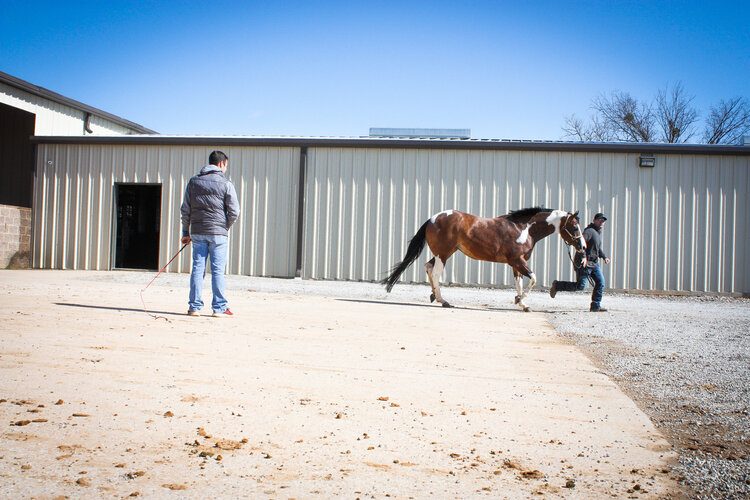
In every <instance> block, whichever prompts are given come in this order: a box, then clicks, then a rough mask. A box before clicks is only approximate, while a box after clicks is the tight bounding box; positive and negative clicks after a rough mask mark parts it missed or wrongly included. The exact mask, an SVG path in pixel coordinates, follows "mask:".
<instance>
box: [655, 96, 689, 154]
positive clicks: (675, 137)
mask: <svg viewBox="0 0 750 500" xmlns="http://www.w3.org/2000/svg"><path fill="white" fill-rule="evenodd" d="M693 99H694V97H688V96H686V95H685V89H684V88H683V87H682V83H681V82H678V83H677V84H676V85H675V86H674V87H673V88H672V90H671V91H670V90H669V86H667V88H665V89H664V90H659V92H658V93H657V95H656V121H657V123H658V124H659V126H660V127H661V130H662V134H663V136H662V141H663V142H669V143H679V142H687V141H688V140H690V138H691V137H692V136H693V135H695V129H694V124H695V122H696V121H697V120H698V112H697V111H696V110H695V108H693V107H692V106H691V103H692V102H693Z"/></svg>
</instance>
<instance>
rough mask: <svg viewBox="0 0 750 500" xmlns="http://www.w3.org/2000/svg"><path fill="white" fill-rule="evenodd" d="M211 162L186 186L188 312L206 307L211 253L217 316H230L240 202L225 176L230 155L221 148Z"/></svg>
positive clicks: (183, 210)
mask: <svg viewBox="0 0 750 500" xmlns="http://www.w3.org/2000/svg"><path fill="white" fill-rule="evenodd" d="M208 163H209V164H208V165H206V166H205V167H203V168H202V169H201V171H200V173H199V174H198V175H196V176H194V177H192V178H191V179H190V181H189V182H188V185H187V187H186V188H185V196H184V197H183V199H182V207H181V208H180V213H181V215H182V240H181V241H182V243H185V244H187V243H192V244H193V269H192V272H191V274H190V300H189V301H188V312H187V313H188V316H198V315H199V311H200V310H201V309H202V308H203V300H202V299H201V291H202V289H203V278H204V277H205V276H206V259H207V258H208V256H211V290H212V291H213V301H212V302H211V308H212V309H213V317H214V318H227V317H231V316H232V311H230V310H229V308H228V307H227V299H226V297H224V273H225V272H226V267H227V246H228V239H229V238H228V234H229V228H230V227H232V224H234V222H235V221H236V220H237V217H238V216H239V213H240V204H239V202H238V201H237V192H236V191H235V189H234V185H233V184H232V183H231V182H230V181H229V179H227V178H226V177H224V173H225V172H226V171H227V165H228V164H229V158H228V157H227V155H225V154H224V153H222V152H221V151H214V152H213V153H211V155H210V156H209V157H208Z"/></svg>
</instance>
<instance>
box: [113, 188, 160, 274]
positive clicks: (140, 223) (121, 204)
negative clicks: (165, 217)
mask: <svg viewBox="0 0 750 500" xmlns="http://www.w3.org/2000/svg"><path fill="white" fill-rule="evenodd" d="M115 213H116V217H117V221H116V223H117V228H116V230H115V235H116V241H115V268H118V269H145V270H154V269H158V268H159V223H160V219H161V184H115Z"/></svg>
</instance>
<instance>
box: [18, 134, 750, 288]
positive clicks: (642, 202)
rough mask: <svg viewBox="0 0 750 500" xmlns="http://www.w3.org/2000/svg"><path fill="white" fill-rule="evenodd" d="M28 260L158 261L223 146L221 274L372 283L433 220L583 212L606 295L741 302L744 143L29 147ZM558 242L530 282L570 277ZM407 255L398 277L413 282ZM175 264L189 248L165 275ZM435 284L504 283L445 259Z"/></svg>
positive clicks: (56, 263) (746, 205) (500, 271)
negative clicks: (599, 257) (685, 295)
mask: <svg viewBox="0 0 750 500" xmlns="http://www.w3.org/2000/svg"><path fill="white" fill-rule="evenodd" d="M34 142H35V143H36V177H35V185H34V206H33V213H34V223H33V225H34V230H33V267H37V268H56V269H116V268H144V269H157V268H159V267H161V266H162V265H164V264H165V263H166V261H167V260H168V258H169V257H170V256H171V255H172V254H174V252H176V250H177V249H178V248H179V237H180V223H179V205H180V202H181V198H182V193H183V190H184V187H185V185H186V183H187V180H188V179H189V177H190V176H191V175H194V174H195V173H196V172H197V171H198V169H199V168H200V167H201V166H203V165H204V164H205V162H206V159H207V157H208V154H209V153H210V151H211V150H213V149H216V148H220V149H222V150H223V151H225V152H226V153H227V154H228V155H229V158H230V167H229V171H228V177H229V178H230V179H231V180H232V181H233V183H234V184H235V186H236V187H237V191H238V194H239V196H240V201H241V203H242V213H241V215H240V220H239V221H238V223H237V225H236V226H235V227H234V228H233V229H232V231H231V234H230V244H231V250H230V255H229V272H230V273H233V274H244V275H251V276H277V277H294V276H295V275H296V276H301V277H303V278H311V279H332V280H361V281H377V280H380V279H382V278H383V277H384V276H385V274H386V273H387V271H388V270H389V269H390V268H391V267H392V266H393V264H395V263H396V262H397V261H399V260H400V259H401V258H402V257H403V254H404V252H405V250H406V246H407V243H408V241H409V239H410V238H411V236H412V235H413V234H414V233H415V232H416V230H417V229H418V228H419V226H420V225H421V224H422V223H423V222H424V221H425V220H426V219H427V218H429V217H430V216H431V215H433V214H435V213H437V212H440V211H442V210H445V209H456V210H461V211H466V212H470V213H474V214H477V215H482V216H488V217H492V216H498V215H502V214H505V213H507V212H508V211H510V210H515V209H518V208H523V207H529V206H537V205H541V206H547V207H549V208H560V209H563V210H568V211H576V210H578V211H580V214H581V217H582V220H583V222H585V223H587V222H588V221H590V219H591V218H592V216H593V214H594V213H596V212H605V213H606V214H607V215H608V217H609V222H608V225H607V227H606V228H605V230H604V232H603V239H604V247H605V249H606V250H608V252H609V255H610V256H611V257H612V260H613V262H612V265H610V266H604V269H603V271H604V274H605V278H606V280H607V284H608V287H610V288H614V289H630V290H646V291H691V292H692V291H695V292H718V293H727V294H750V263H748V254H749V253H750V218H748V217H747V215H748V214H749V213H750V178H749V177H748V171H749V170H750V147H746V146H698V145H668V144H588V143H585V144H584V143H563V142H514V141H495V140H471V139H468V140H467V139H463V140H462V139H433V140H429V139H393V138H376V137H370V138H273V137H268V138H258V137H255V138H242V137H215V138H210V137H166V136H122V137H36V138H34ZM564 250H565V249H564V246H563V245H562V243H561V239H560V238H559V236H557V235H553V236H550V237H548V238H546V239H545V240H543V241H542V242H541V243H540V244H538V245H537V247H536V248H535V250H534V254H533V257H532V260H531V265H532V268H533V269H534V271H535V272H536V274H537V277H538V280H539V283H540V285H547V286H548V285H549V284H550V283H551V281H552V280H553V279H566V278H571V277H572V269H571V266H570V263H569V262H568V260H567V257H566V256H565V254H564ZM429 257H430V255H429V253H428V252H427V251H425V252H424V253H423V255H422V257H421V258H420V259H419V260H418V261H417V262H416V263H415V264H414V266H413V267H412V268H410V269H409V270H408V271H407V273H405V275H404V277H403V279H404V280H406V281H415V282H423V281H425V275H424V271H423V269H422V264H423V263H424V262H425V261H426V260H427V259H428V258H429ZM169 270H170V271H172V272H189V256H188V255H187V254H184V255H182V256H181V257H180V258H179V259H178V260H176V261H175V263H173V264H172V265H171V266H170V269H169ZM443 278H444V281H446V282H449V283H464V284H479V285H488V286H510V285H511V284H512V273H511V271H510V268H509V267H508V266H506V265H504V264H491V263H486V262H477V261H473V260H470V259H468V258H466V257H464V256H463V255H459V254H456V255H455V256H454V257H453V258H452V259H451V260H450V261H449V264H448V266H447V267H446V271H445V273H444V274H443Z"/></svg>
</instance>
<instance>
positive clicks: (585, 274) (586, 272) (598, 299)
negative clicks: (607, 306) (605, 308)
mask: <svg viewBox="0 0 750 500" xmlns="http://www.w3.org/2000/svg"><path fill="white" fill-rule="evenodd" d="M576 272H577V274H578V281H577V282H576V288H577V289H578V290H579V291H583V290H584V289H585V288H586V282H587V281H588V278H589V276H591V278H592V279H593V280H594V292H593V293H592V294H591V307H593V308H594V309H598V308H599V307H601V305H602V296H603V295H604V275H603V274H602V270H601V268H600V267H599V264H597V265H596V266H595V267H584V268H583V269H579V270H577V271H576Z"/></svg>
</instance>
